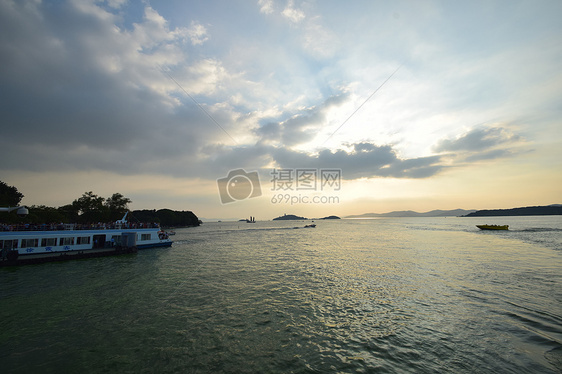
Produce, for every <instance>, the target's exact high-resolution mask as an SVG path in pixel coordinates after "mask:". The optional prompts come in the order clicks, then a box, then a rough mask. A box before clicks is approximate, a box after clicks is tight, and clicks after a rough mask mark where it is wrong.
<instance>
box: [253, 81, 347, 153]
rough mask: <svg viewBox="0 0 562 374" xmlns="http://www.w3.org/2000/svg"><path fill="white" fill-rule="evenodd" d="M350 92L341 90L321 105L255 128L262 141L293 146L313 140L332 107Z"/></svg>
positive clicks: (323, 124)
mask: <svg viewBox="0 0 562 374" xmlns="http://www.w3.org/2000/svg"><path fill="white" fill-rule="evenodd" d="M348 98H349V94H348V93H346V92H341V93H339V94H337V95H333V96H330V97H328V98H327V99H326V100H324V101H323V102H322V103H321V104H320V105H317V106H312V107H308V108H303V109H300V110H297V111H296V113H294V114H292V115H289V114H288V113H283V114H281V116H282V117H287V116H288V117H289V118H287V119H284V120H281V121H279V122H267V123H266V124H265V125H263V126H261V127H260V128H258V129H255V130H254V133H255V134H256V135H257V136H258V137H259V142H260V143H266V144H277V145H281V144H282V145H283V146H284V147H293V146H297V145H300V144H305V143H308V142H309V141H311V140H313V139H314V138H315V137H316V136H317V135H318V133H319V132H320V131H321V130H322V129H323V128H324V126H325V125H326V116H327V113H328V111H329V110H330V109H332V108H334V107H337V106H339V105H341V104H342V103H344V102H345V101H346V100H348Z"/></svg>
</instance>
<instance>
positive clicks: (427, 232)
mask: <svg viewBox="0 0 562 374" xmlns="http://www.w3.org/2000/svg"><path fill="white" fill-rule="evenodd" d="M503 218H504V219H503V220H502V219H501V218H500V217H498V218H494V219H496V220H500V221H501V222H500V221H498V222H497V223H507V224H509V225H510V228H511V230H510V231H509V232H501V233H498V232H495V233H492V232H481V231H479V230H478V229H476V227H475V226H474V225H475V224H479V223H482V222H481V220H476V219H472V218H438V219H436V218H433V219H430V218H414V219H380V220H342V221H317V222H316V223H317V224H318V227H317V228H315V229H304V228H300V227H302V226H304V224H305V223H303V222H258V223H256V224H251V225H249V224H246V223H239V222H234V223H208V224H204V225H203V226H201V227H199V228H191V229H178V230H176V231H177V235H176V236H175V237H174V240H175V243H174V245H173V247H171V248H166V249H150V250H144V251H140V252H139V253H138V254H135V255H126V256H119V257H110V258H99V259H88V260H79V261H70V262H64V263H50V264H42V265H30V266H22V267H17V268H2V269H0V360H1V365H2V366H1V367H2V372H5V373H30V372H33V373H36V372H41V373H61V372H69V373H70V372H81V373H82V372H89V373H107V372H119V373H122V372H125V373H127V372H130V373H143V372H146V373H175V372H186V373H198V372H199V373H220V372H223V373H239V372H242V373H244V372H247V373H258V372H259V373H262V372H266V373H269V372H273V373H275V372H278V373H287V372H294V373H321V372H388V373H434V372H450V373H473V372H482V373H483V372H486V373H489V372H497V373H504V372H505V373H526V372H528V373H535V372H540V373H559V372H561V370H562V369H561V362H562V361H561V357H562V327H561V326H562V229H561V228H562V219H561V218H560V217H527V218H525V217H503ZM488 221H489V222H485V223H496V222H492V220H491V219H488ZM294 227H299V228H294Z"/></svg>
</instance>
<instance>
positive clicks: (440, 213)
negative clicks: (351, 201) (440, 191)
mask: <svg viewBox="0 0 562 374" xmlns="http://www.w3.org/2000/svg"><path fill="white" fill-rule="evenodd" d="M475 211H476V210H475V209H471V210H465V209H453V210H432V211H429V212H425V213H418V212H414V211H413V210H400V211H394V212H388V213H365V214H360V215H352V216H347V217H345V218H374V217H458V216H464V215H467V214H470V213H473V212H475Z"/></svg>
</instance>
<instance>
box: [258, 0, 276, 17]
mask: <svg viewBox="0 0 562 374" xmlns="http://www.w3.org/2000/svg"><path fill="white" fill-rule="evenodd" d="M258 5H259V6H260V12H261V13H264V14H271V13H273V0H258Z"/></svg>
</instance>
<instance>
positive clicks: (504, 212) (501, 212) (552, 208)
mask: <svg viewBox="0 0 562 374" xmlns="http://www.w3.org/2000/svg"><path fill="white" fill-rule="evenodd" d="M552 215H562V205H561V204H552V205H546V206H527V207H521V208H512V209H489V210H478V211H476V212H473V213H469V214H467V215H465V217H489V216H552Z"/></svg>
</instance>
